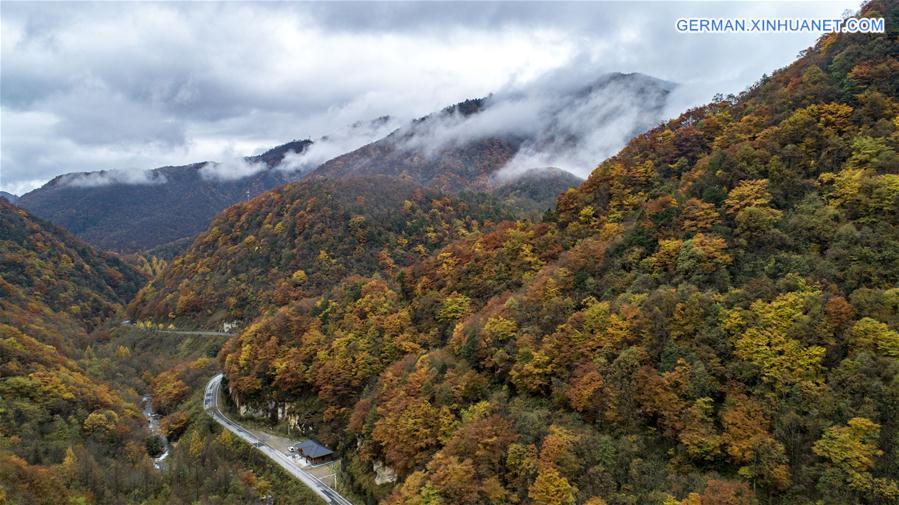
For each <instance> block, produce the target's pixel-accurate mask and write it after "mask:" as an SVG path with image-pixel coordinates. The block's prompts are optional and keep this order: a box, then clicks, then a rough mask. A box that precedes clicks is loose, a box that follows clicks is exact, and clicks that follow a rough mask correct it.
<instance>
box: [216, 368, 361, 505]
mask: <svg viewBox="0 0 899 505" xmlns="http://www.w3.org/2000/svg"><path fill="white" fill-rule="evenodd" d="M221 387H222V374H218V375H216V376H215V377H213V378H212V379H211V380H210V381H209V383H208V384H206V394H205V396H204V397H203V408H204V409H205V410H206V413H207V414H209V415H210V416H212V418H213V419H215V421H216V422H217V423H219V424H221V425H222V426H224V427H225V428H226V429H227V430H228V431H230V432H231V433H234V434H235V435H237V436H238V437H240V438H241V439H243V440H244V441H245V442H247V443H248V444H250V445H252V446H253V447H255V448H256V449H258V450H259V451H260V452H261V453H262V454H265V455H266V456H267V457H268V458H269V459H270V460H272V461H274V462H275V463H277V464H278V465H280V466H281V468H283V469H284V470H286V471H287V472H288V473H289V474H291V475H293V476H294V477H296V478H297V479H299V480H300V482H302V483H303V484H305V485H306V487H308V488H309V489H311V490H313V491H315V494H317V495H319V496H320V497H321V498H322V499H323V500H325V502H327V503H330V504H336V505H353V504H352V502H351V501H349V500H347V499H346V498H344V497H343V496H341V495H340V494H339V493H338V492H337V491H335V490H333V489H332V488H330V487H329V486H328V485H326V484H325V483H323V482H322V481H320V480H318V478H316V477H315V476H314V475H312V474H310V473H309V472H307V471H305V470H303V469H302V468H300V466H299V465H297V464H296V463H294V462H293V461H291V459H290V458H288V457H287V456H285V455H284V453H282V452H281V451H278V450H276V449H274V448H272V447H271V446H269V445H267V444H266V443H265V442H263V441H262V440H260V439H259V438H258V437H256V435H254V434H253V433H251V432H250V431H249V430H247V429H245V428H244V427H243V426H241V425H239V424H237V423H235V422H234V421H232V420H231V419H228V417H227V416H225V414H224V413H223V412H222V410H221V408H220V407H219V390H220V389H221Z"/></svg>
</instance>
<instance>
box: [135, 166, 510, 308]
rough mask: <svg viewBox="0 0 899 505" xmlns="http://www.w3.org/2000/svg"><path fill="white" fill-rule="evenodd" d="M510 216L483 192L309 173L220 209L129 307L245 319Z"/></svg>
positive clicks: (388, 268)
mask: <svg viewBox="0 0 899 505" xmlns="http://www.w3.org/2000/svg"><path fill="white" fill-rule="evenodd" d="M508 217H509V214H508V213H507V212H505V211H504V210H503V209H502V208H501V207H500V206H499V205H498V204H496V203H495V202H494V201H493V200H491V199H489V198H485V197H484V196H483V195H464V196H460V197H458V198H457V197H448V196H445V195H442V194H440V193H438V192H436V191H434V190H429V189H425V188H422V187H420V186H418V185H416V184H414V183H412V182H409V181H403V180H398V179H393V178H389V177H386V176H358V177H347V178H341V179H326V178H321V177H311V178H307V179H304V180H302V181H298V182H295V183H291V184H288V185H286V186H283V187H280V188H278V189H275V190H273V191H270V192H267V193H263V194H262V195H259V196H257V197H256V198H254V199H252V200H250V201H248V202H243V203H240V204H237V205H234V206H232V207H229V208H228V209H227V210H225V211H224V212H223V213H221V214H220V215H219V216H218V217H216V219H215V220H214V221H213V222H212V224H211V226H210V228H209V230H208V231H206V232H204V233H202V234H200V235H199V236H198V237H197V239H196V240H195V241H194V242H193V244H192V245H191V246H190V248H189V249H188V250H187V251H186V252H185V253H184V254H183V255H181V256H179V257H177V258H176V259H175V260H174V261H173V262H172V263H171V264H170V265H169V266H168V268H166V269H165V270H164V271H163V273H162V274H161V275H160V276H158V277H157V278H155V279H153V281H152V282H150V283H149V284H148V285H147V286H146V288H144V289H143V290H142V291H141V292H140V293H139V294H138V296H137V297H136V298H135V300H134V302H133V303H132V305H131V308H132V314H133V316H134V318H135V319H146V318H149V319H153V320H156V321H166V322H167V321H170V320H171V319H174V318H177V319H185V318H188V319H192V320H194V321H195V322H196V321H201V322H204V323H205V322H213V323H217V322H222V321H225V320H232V319H240V320H244V321H249V320H251V319H253V318H254V317H256V316H257V315H258V314H259V311H260V310H261V309H263V308H266V307H269V306H272V305H275V304H283V303H286V301H287V300H294V299H304V298H309V297H313V296H316V295H318V294H319V293H321V292H322V290H324V289H326V288H328V287H329V286H331V285H332V284H334V283H336V282H338V281H340V279H342V278H344V277H346V276H347V275H367V274H372V273H374V272H377V271H384V272H393V271H395V270H396V269H398V268H401V267H403V266H406V265H409V264H411V263H413V262H415V261H417V260H418V259H420V258H422V257H423V256H425V255H427V254H428V253H430V252H431V251H433V250H435V249H436V248H438V247H440V246H442V245H444V244H446V243H448V242H449V241H451V240H454V239H457V238H460V237H463V236H466V235H468V234H470V233H474V232H476V231H477V230H479V229H480V228H481V227H483V226H485V225H489V223H491V222H495V221H497V220H501V219H505V218H508Z"/></svg>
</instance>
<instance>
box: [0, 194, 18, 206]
mask: <svg viewBox="0 0 899 505" xmlns="http://www.w3.org/2000/svg"><path fill="white" fill-rule="evenodd" d="M0 199H3V200H6V201H7V202H9V203H16V202H17V201H18V200H19V197H18V196H16V195H14V194H12V193H7V192H6V191H0Z"/></svg>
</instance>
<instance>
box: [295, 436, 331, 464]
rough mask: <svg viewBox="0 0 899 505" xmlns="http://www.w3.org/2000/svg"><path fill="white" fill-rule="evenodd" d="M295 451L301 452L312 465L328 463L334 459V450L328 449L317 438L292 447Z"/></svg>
mask: <svg viewBox="0 0 899 505" xmlns="http://www.w3.org/2000/svg"><path fill="white" fill-rule="evenodd" d="M292 449H293V451H292V452H294V453H296V454H299V455H300V456H302V457H303V458H305V459H306V461H308V462H309V464H311V465H318V464H321V463H327V462H328V461H331V460H332V459H334V451H332V450H331V449H328V448H327V447H325V446H323V445H322V444H320V443H318V442H316V441H315V440H306V441H305V442H300V443H298V444H296V445H294V446H293V447H292Z"/></svg>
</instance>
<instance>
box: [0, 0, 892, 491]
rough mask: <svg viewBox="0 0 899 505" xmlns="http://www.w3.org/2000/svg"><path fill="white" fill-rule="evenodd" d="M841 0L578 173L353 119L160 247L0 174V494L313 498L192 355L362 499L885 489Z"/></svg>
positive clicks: (887, 322)
mask: <svg viewBox="0 0 899 505" xmlns="http://www.w3.org/2000/svg"><path fill="white" fill-rule="evenodd" d="M860 15H863V16H869V17H884V18H885V19H886V27H887V33H885V34H875V35H871V34H843V33H832V34H827V35H824V36H823V37H821V38H820V39H819V40H818V41H817V43H816V44H815V45H814V46H813V47H811V48H809V49H808V50H806V51H803V53H802V54H800V55H799V57H798V58H797V59H796V60H795V61H794V62H793V63H792V64H790V65H788V66H786V67H784V68H782V69H780V70H778V71H776V72H775V73H773V74H772V75H770V76H764V77H762V78H761V79H760V80H758V81H757V82H756V83H755V84H753V85H752V86H751V87H750V88H749V89H747V90H746V91H745V92H743V93H741V94H739V95H737V96H727V97H717V98H716V100H715V101H713V102H711V103H708V104H706V105H704V106H701V107H698V108H694V109H691V110H688V111H686V112H683V113H682V114H680V115H679V116H677V117H676V118H674V119H672V120H669V121H666V122H664V123H662V124H660V125H658V126H656V127H655V128H653V129H651V130H649V131H646V132H645V133H641V134H639V135H638V136H636V137H635V138H633V139H632V140H630V142H628V143H627V145H626V146H625V147H624V148H623V149H622V150H620V151H619V152H618V153H617V154H615V155H614V156H612V157H611V158H609V159H606V160H605V161H601V160H597V162H599V161H601V163H600V164H599V165H598V166H596V168H595V169H594V170H593V171H592V173H591V174H590V176H589V177H588V178H587V179H586V180H584V181H579V180H576V179H575V180H572V176H568V175H566V173H563V172H561V171H558V172H551V173H549V175H542V176H534V178H533V179H528V180H525V179H522V181H536V182H519V183H518V185H517V186H514V187H509V186H507V187H506V188H505V189H504V190H502V191H491V190H485V189H484V188H483V187H481V186H478V185H468V186H465V187H449V186H453V185H452V184H449V183H445V182H446V181H460V180H462V181H464V180H466V179H465V177H468V176H469V175H466V174H468V173H469V172H466V170H467V169H468V168H467V167H470V166H471V165H472V164H475V163H478V164H479V165H477V166H478V167H479V168H478V170H482V169H484V168H483V167H492V166H494V165H497V166H502V165H503V164H504V163H505V162H506V161H507V160H508V159H509V158H510V157H511V154H510V152H509V151H508V150H509V149H512V148H511V147H510V146H517V145H518V144H517V142H520V139H519V140H514V141H513V140H510V139H487V140H483V139H482V140H478V141H473V143H472V144H467V145H463V146H452V147H451V148H447V149H453V151H451V152H450V151H447V152H448V153H449V154H447V157H446V158H445V159H444V164H443V165H440V164H434V163H432V164H429V165H427V167H428V168H427V170H429V171H431V172H434V173H437V174H438V175H439V177H438V176H435V175H434V173H431V172H428V175H427V177H428V178H436V179H439V180H440V181H442V182H441V185H436V184H429V183H428V181H429V180H430V179H427V180H425V179H423V178H422V177H420V176H419V175H417V174H415V173H413V172H410V170H412V169H409V168H406V167H407V166H408V167H414V166H415V163H416V162H417V160H418V158H415V155H413V154H408V155H406V154H402V155H403V156H407V157H406V158H403V159H399V158H398V157H399V156H400V154H397V153H396V152H391V153H390V155H389V156H390V157H388V158H383V159H381V158H377V156H380V155H381V154H380V152H381V151H379V149H381V150H383V149H384V148H381V147H378V146H377V145H373V146H367V147H366V148H364V150H360V151H357V152H356V154H353V155H352V156H348V157H347V158H346V160H344V159H343V158H338V159H337V161H334V162H330V163H331V164H330V165H327V166H328V169H327V170H325V171H323V172H315V171H313V172H312V173H311V174H309V175H308V176H305V177H303V178H301V179H299V180H296V181H294V182H290V183H288V184H285V185H282V186H279V187H276V188H273V189H270V190H269V188H265V189H266V190H265V191H264V192H261V193H260V194H258V195H257V196H254V197H252V198H250V199H248V200H246V201H242V202H238V203H236V204H234V205H232V206H229V207H227V208H226V209H225V210H223V211H221V212H220V213H218V214H217V215H216V216H215V217H214V218H212V220H211V223H210V224H209V225H208V226H207V227H205V228H204V231H202V232H200V233H199V234H198V235H196V236H195V238H192V239H191V240H190V241H189V242H188V243H189V245H187V243H185V244H184V245H183V246H179V247H180V249H178V250H176V251H175V252H174V253H172V254H169V255H160V254H155V253H153V252H149V251H148V250H144V251H141V252H129V253H113V252H105V251H103V250H101V249H99V248H97V247H95V246H93V245H88V244H87V243H85V242H83V241H82V240H83V238H80V237H76V236H75V235H73V234H71V233H70V232H69V231H66V230H64V229H63V228H61V227H59V226H58V225H57V224H52V223H51V222H50V221H49V220H44V219H42V218H39V217H37V216H36V215H33V214H32V213H31V212H29V211H28V210H26V209H25V208H22V207H16V206H15V205H13V204H8V203H6V202H5V201H4V200H2V199H0V308H2V311H0V504H5V503H10V504H126V503H128V504H131V503H133V504H148V505H150V504H210V505H212V504H241V503H253V504H256V503H259V504H263V503H265V504H270V503H278V504H282V503H283V504H287V503H310V504H311V503H323V502H322V501H321V499H320V498H319V497H318V496H316V495H315V494H314V493H313V492H312V491H310V489H308V488H307V487H305V486H304V485H303V483H301V482H300V481H298V480H295V479H293V478H292V477H291V476H290V475H289V474H287V473H285V472H284V471H282V470H281V469H280V468H278V467H277V465H275V464H273V463H272V462H271V461H269V460H268V459H267V458H266V457H265V456H264V455H263V454H262V453H260V452H258V451H255V450H254V449H253V448H252V447H251V446H250V445H248V444H246V443H244V442H242V441H241V440H239V439H238V438H237V437H235V436H234V435H233V434H232V433H231V432H229V431H228V430H225V429H223V428H222V427H221V426H220V425H218V424H216V422H214V421H213V419H212V418H210V417H209V416H208V415H207V413H205V412H204V409H203V398H202V397H203V390H204V387H205V386H206V384H207V381H209V379H210V378H211V377H212V376H213V375H215V374H217V373H218V372H219V371H221V372H223V373H224V379H223V381H224V382H223V389H224V395H223V396H224V399H223V400H224V402H225V403H226V404H227V405H228V408H229V409H231V410H230V411H231V412H233V413H234V415H235V416H239V417H241V418H245V419H246V422H248V423H252V425H253V426H260V427H264V428H265V429H269V430H271V431H272V432H277V433H290V432H291V431H294V430H300V429H305V430H307V431H306V432H305V433H306V434H307V435H309V436H313V437H314V438H315V439H316V440H319V441H321V442H322V443H323V444H325V445H327V446H328V447H330V448H332V449H333V450H334V451H335V453H336V454H337V456H338V457H339V459H340V466H339V471H338V472H337V473H338V475H337V479H338V480H339V481H340V482H341V487H340V488H339V489H340V490H341V492H342V493H343V494H344V495H345V496H346V497H347V498H348V499H350V500H352V501H353V503H359V504H360V505H361V504H376V503H381V504H385V505H400V504H412V505H478V504H493V505H500V504H521V505H573V504H586V505H605V504H607V505H637V504H656V505H756V504H758V505H769V504H770V505H774V504H796V505H818V504H826V505H854V504H865V505H881V504H883V505H886V504H899V155H897V149H899V78H897V76H899V59H897V56H899V32H897V31H896V30H897V26H899V4H897V3H896V2H895V1H894V0H872V1H870V2H868V3H866V4H865V5H864V6H863V7H862V10H861V14H860ZM462 105H464V104H460V106H462ZM471 113H472V114H475V113H477V111H474V112H471ZM516 148H517V147H516ZM363 156H370V157H372V159H375V160H380V161H372V162H371V163H370V165H366V166H368V167H369V168H368V169H366V171H364V173H356V172H354V171H353V170H352V169H351V168H348V167H351V166H355V165H353V164H363V163H365V162H366V159H367V158H363ZM473 159H474V160H476V161H471V160H473ZM341 160H343V161H341ZM347 160H349V161H347ZM384 160H386V161H384ZM445 160H450V161H445ZM384 164H391V165H390V166H391V167H394V168H385V166H384ZM397 166H402V167H404V168H403V170H402V171H400V170H399V169H395V167H397ZM398 172H400V173H398ZM478 177H479V179H478V180H479V181H481V180H486V176H485V175H484V173H480V172H479V174H478ZM436 179H435V180H436ZM453 184H456V183H455V182H454V183H453ZM457 186H458V184H457ZM260 191H262V190H261V189H260ZM550 193H551V194H550ZM557 193H559V194H558V195H557V198H556V196H554V195H556V194H557ZM535 195H536V196H535ZM548 199H549V200H553V201H554V203H551V204H547V205H543V204H542V203H540V202H543V201H548ZM546 206H549V208H548V209H547V208H546ZM137 235H140V234H139V233H138V234H137ZM223 325H224V326H223ZM232 327H233V328H236V329H235V330H230V329H229V328H232ZM185 328H189V329H193V330H197V331H201V330H206V331H209V333H208V334H186V333H185V334H178V333H175V332H174V330H176V329H185ZM222 328H226V330H225V331H222ZM145 395H149V396H151V397H152V399H153V405H154V407H155V410H156V412H157V413H158V415H159V430H160V433H159V434H158V435H157V434H154V433H151V432H149V431H148V430H147V421H146V419H145V417H144V415H143V412H142V409H143V408H144V407H143V404H142V402H143V401H144V400H143V398H144V396H145ZM309 426H311V427H312V428H311V429H310V428H308V427H309ZM285 430H288V431H285ZM162 437H164V439H163V438H162ZM163 440H164V443H165V444H166V445H162V444H163ZM164 448H165V449H166V450H168V451H169V454H168V455H167V458H166V459H165V460H164V465H163V466H162V468H161V469H160V468H158V467H154V463H155V462H156V460H155V459H154V458H156V457H158V456H159V455H160V454H161V453H162V452H163V450H164Z"/></svg>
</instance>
